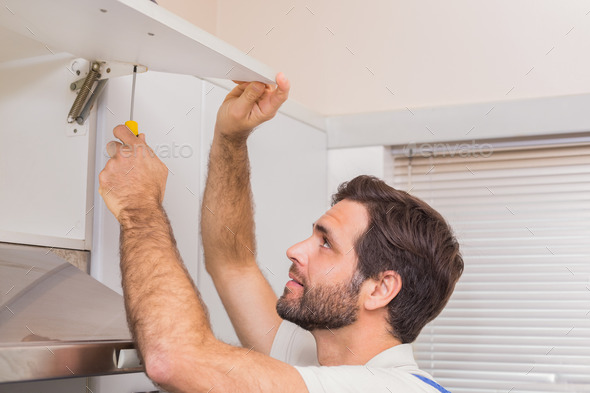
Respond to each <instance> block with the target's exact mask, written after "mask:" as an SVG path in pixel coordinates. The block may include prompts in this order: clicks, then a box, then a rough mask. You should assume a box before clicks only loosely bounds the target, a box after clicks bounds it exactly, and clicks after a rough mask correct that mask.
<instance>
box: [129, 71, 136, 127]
mask: <svg viewBox="0 0 590 393" xmlns="http://www.w3.org/2000/svg"><path fill="white" fill-rule="evenodd" d="M136 76H137V66H133V84H132V85H131V113H130V115H129V120H133V107H134V106H135V77H136Z"/></svg>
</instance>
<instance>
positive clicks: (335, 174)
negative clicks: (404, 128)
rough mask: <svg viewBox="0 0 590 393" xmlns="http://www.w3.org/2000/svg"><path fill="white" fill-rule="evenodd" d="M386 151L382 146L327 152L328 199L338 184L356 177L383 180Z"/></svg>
mask: <svg viewBox="0 0 590 393" xmlns="http://www.w3.org/2000/svg"><path fill="white" fill-rule="evenodd" d="M386 150H387V149H386V148H385V147H383V146H367V147H351V148H346V149H330V150H328V184H327V185H328V188H327V191H328V198H330V197H331V195H332V194H334V193H335V192H336V190H337V189H338V186H339V185H340V183H342V182H345V181H349V180H351V179H352V178H354V177H356V176H359V175H372V176H376V177H378V178H380V179H381V178H383V175H384V162H385V158H384V157H385V155H386V154H387V152H386Z"/></svg>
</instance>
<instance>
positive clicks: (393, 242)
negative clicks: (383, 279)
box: [332, 176, 463, 343]
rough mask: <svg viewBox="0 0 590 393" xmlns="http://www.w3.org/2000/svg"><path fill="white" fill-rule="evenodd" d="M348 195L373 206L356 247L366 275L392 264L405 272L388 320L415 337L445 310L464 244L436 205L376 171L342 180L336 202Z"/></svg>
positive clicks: (403, 336)
mask: <svg viewBox="0 0 590 393" xmlns="http://www.w3.org/2000/svg"><path fill="white" fill-rule="evenodd" d="M343 199H347V200H351V201H356V202H360V203H362V204H363V205H364V206H365V207H366V208H367V210H368V212H369V225H368V227H367V228H368V229H367V231H366V232H365V234H363V235H362V236H360V237H359V239H358V240H357V241H356V244H355V247H354V248H355V251H356V253H357V256H358V267H357V269H358V271H359V272H360V273H361V274H362V275H363V277H364V278H365V279H367V278H373V279H377V278H378V277H379V275H380V274H381V273H382V272H384V271H387V270H393V271H395V272H397V273H398V274H399V275H400V277H401V279H402V288H401V290H400V292H399V293H398V294H397V296H396V297H395V298H393V299H392V300H391V302H390V303H389V304H388V323H389V325H390V326H391V331H390V333H391V334H392V335H393V336H394V337H396V338H397V339H399V340H400V341H401V342H402V343H410V342H413V341H414V340H416V337H418V334H419V333H420V331H421V330H422V328H423V327H424V326H425V325H426V324H427V323H428V322H430V321H432V320H433V319H434V318H435V317H436V316H437V315H438V314H440V312H441V311H442V309H443V308H444V306H445V305H446V304H447V302H448V300H449V298H450V296H451V294H452V293H453V289H454V288H455V283H456V282H457V280H459V277H461V273H463V259H462V257H461V254H460V252H459V244H458V242H457V240H456V239H455V236H454V235H453V232H452V230H451V228H450V226H449V225H448V224H447V222H446V221H445V219H444V218H443V217H442V216H441V215H440V214H439V213H438V212H437V211H436V210H434V209H433V208H432V207H430V206H429V205H428V204H427V203H426V202H424V201H422V200H420V199H418V198H416V197H414V196H412V195H410V194H408V193H407V192H405V191H400V190H396V189H395V188H393V187H390V186H388V185H387V184H386V183H385V182H384V181H382V180H380V179H377V178H376V177H373V176H358V177H355V178H354V179H352V180H351V181H349V182H345V183H342V184H341V185H340V186H339V187H338V192H337V193H336V194H334V195H333V196H332V206H333V205H335V204H336V203H338V202H340V201H341V200H343Z"/></svg>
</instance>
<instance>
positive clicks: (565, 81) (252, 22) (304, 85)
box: [217, 0, 590, 115]
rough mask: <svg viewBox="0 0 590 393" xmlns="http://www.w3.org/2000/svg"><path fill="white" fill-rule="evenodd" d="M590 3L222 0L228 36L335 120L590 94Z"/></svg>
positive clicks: (222, 33)
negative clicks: (349, 115) (341, 116)
mask: <svg viewBox="0 0 590 393" xmlns="http://www.w3.org/2000/svg"><path fill="white" fill-rule="evenodd" d="M588 10H589V9H588V2H587V1H585V0H575V1H555V0H500V1H494V2H489V3H482V2H473V1H470V0H455V1H451V2H440V1H436V0H419V1H392V0H376V1H371V2H355V1H337V0H327V1H285V0H279V1H274V2H268V1H263V0H254V1H247V2H245V1H241V0H219V1H218V26H217V35H218V36H219V37H220V38H221V39H223V40H224V41H226V42H228V43H230V44H232V45H234V46H236V47H237V48H238V49H240V50H242V51H244V52H248V51H250V55H251V56H253V57H254V58H256V59H258V60H261V61H262V62H264V63H265V64H268V65H270V66H271V67H273V68H274V69H276V70H281V71H284V72H285V73H286V75H287V76H289V77H290V78H291V80H292V82H293V92H292V97H293V98H294V99H295V100H298V101H300V102H302V103H303V104H305V105H307V106H309V107H311V108H313V109H315V110H317V111H318V112H320V113H323V114H325V115H339V114H347V113H366V112H378V111H389V110H395V109H405V107H409V108H412V109H413V108H419V107H433V106H440V105H458V104H465V103H473V102H489V101H499V100H516V99H528V98H535V97H548V96H560V95H570V94H581V93H588V92H590V74H589V73H588V72H587V70H588V69H589V68H590V53H589V52H588V51H587V50H586V47H587V43H588V40H589V39H590V24H588V23H587V21H588V16H587V13H588Z"/></svg>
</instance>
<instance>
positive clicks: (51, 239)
mask: <svg viewBox="0 0 590 393" xmlns="http://www.w3.org/2000/svg"><path fill="white" fill-rule="evenodd" d="M0 43H1V44H2V48H3V49H2V51H4V48H8V50H7V52H5V53H3V54H2V55H0V241H4V242H13V243H25V244H34V245H46V246H53V247H63V248H75V249H90V246H91V243H90V241H89V240H90V239H89V234H90V229H91V225H92V220H91V218H92V214H91V213H90V212H89V209H91V206H92V181H91V176H92V173H93V172H94V169H93V167H92V166H90V167H89V162H90V163H93V162H94V159H93V154H94V127H92V126H91V127H87V128H86V129H85V130H84V132H82V128H80V132H77V133H75V134H74V133H72V132H71V128H70V127H68V125H67V122H66V117H67V114H68V111H69V109H70V106H71V105H72V102H73V100H74V98H75V94H74V93H73V92H72V91H71V90H70V83H71V82H72V81H74V80H76V79H77V77H75V76H74V75H72V73H71V71H70V70H69V69H68V68H69V66H70V63H71V61H72V59H73V56H71V55H69V54H65V53H56V54H51V53H50V52H49V51H47V50H46V49H45V48H44V47H43V46H42V45H41V44H39V43H37V42H36V41H32V40H29V39H25V38H23V37H20V36H18V35H15V34H12V33H10V32H7V31H6V30H4V29H2V28H1V27H0ZM9 43H11V45H8V44H9ZM5 45H6V46H5ZM15 46H16V48H15ZM92 120H93V118H92V117H91V119H89V124H92ZM87 213H88V214H87Z"/></svg>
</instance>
